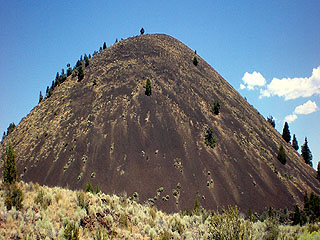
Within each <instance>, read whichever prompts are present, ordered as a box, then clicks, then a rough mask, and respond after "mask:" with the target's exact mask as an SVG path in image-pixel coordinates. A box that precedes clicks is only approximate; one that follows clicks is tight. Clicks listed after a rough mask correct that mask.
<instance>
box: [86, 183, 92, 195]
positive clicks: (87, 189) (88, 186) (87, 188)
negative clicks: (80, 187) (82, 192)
mask: <svg viewBox="0 0 320 240" xmlns="http://www.w3.org/2000/svg"><path fill="white" fill-rule="evenodd" d="M86 192H91V193H93V187H92V184H91V182H88V183H87V185H86Z"/></svg>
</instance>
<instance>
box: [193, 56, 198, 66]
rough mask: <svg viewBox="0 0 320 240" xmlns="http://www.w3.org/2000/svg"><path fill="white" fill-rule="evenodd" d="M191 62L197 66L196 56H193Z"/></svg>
mask: <svg viewBox="0 0 320 240" xmlns="http://www.w3.org/2000/svg"><path fill="white" fill-rule="evenodd" d="M193 64H194V65H195V66H198V59H197V57H196V56H194V57H193Z"/></svg>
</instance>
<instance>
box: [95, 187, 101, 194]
mask: <svg viewBox="0 0 320 240" xmlns="http://www.w3.org/2000/svg"><path fill="white" fill-rule="evenodd" d="M99 192H101V191H100V188H99V185H97V188H96V193H97V194H98V193H99Z"/></svg>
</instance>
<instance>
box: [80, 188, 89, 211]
mask: <svg viewBox="0 0 320 240" xmlns="http://www.w3.org/2000/svg"><path fill="white" fill-rule="evenodd" d="M77 204H78V206H79V207H81V208H83V209H86V210H87V209H88V206H89V200H88V198H87V195H86V193H85V192H83V191H79V192H77Z"/></svg>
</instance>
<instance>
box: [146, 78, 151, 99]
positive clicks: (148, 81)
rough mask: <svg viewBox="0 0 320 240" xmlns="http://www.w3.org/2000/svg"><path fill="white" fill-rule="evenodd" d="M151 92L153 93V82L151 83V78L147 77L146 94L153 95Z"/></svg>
mask: <svg viewBox="0 0 320 240" xmlns="http://www.w3.org/2000/svg"><path fill="white" fill-rule="evenodd" d="M151 93H152V84H151V80H150V79H149V78H147V81H146V91H145V94H146V95H147V96H151Z"/></svg>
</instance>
